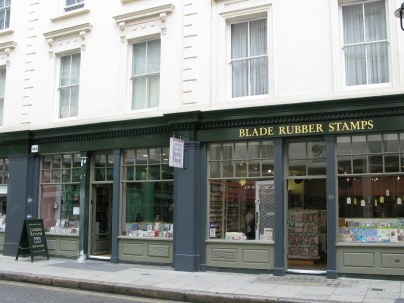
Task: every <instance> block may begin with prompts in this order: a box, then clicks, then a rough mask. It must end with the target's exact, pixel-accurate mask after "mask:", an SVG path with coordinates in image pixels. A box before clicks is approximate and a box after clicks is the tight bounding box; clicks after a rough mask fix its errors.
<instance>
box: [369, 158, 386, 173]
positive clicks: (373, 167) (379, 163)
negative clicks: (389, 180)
mask: <svg viewBox="0 0 404 303" xmlns="http://www.w3.org/2000/svg"><path fill="white" fill-rule="evenodd" d="M369 170H370V172H371V173H382V172H383V156H382V155H375V156H373V155H372V156H369Z"/></svg>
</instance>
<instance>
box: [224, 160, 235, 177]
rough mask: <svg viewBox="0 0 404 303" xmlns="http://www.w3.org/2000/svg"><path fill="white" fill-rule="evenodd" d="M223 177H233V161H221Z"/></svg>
mask: <svg viewBox="0 0 404 303" xmlns="http://www.w3.org/2000/svg"><path fill="white" fill-rule="evenodd" d="M222 163H223V177H225V178H229V177H230V178H231V177H233V175H234V173H233V161H223V162H222Z"/></svg>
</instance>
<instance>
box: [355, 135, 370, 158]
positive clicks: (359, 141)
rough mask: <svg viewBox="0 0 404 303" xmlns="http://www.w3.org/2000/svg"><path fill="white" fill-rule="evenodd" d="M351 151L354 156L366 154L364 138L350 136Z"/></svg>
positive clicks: (366, 146) (366, 148)
mask: <svg viewBox="0 0 404 303" xmlns="http://www.w3.org/2000/svg"><path fill="white" fill-rule="evenodd" d="M352 150H353V151H354V153H355V154H367V153H368V145H367V142H366V136H352Z"/></svg>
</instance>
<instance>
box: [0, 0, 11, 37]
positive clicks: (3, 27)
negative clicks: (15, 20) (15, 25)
mask: <svg viewBox="0 0 404 303" xmlns="http://www.w3.org/2000/svg"><path fill="white" fill-rule="evenodd" d="M1 2H2V3H3V5H2V6H1V4H0V12H3V11H4V14H5V17H4V22H3V23H0V30H6V29H8V28H10V19H11V18H10V16H11V0H10V2H9V4H8V5H7V0H1V1H0V3H1ZM6 25H7V26H6Z"/></svg>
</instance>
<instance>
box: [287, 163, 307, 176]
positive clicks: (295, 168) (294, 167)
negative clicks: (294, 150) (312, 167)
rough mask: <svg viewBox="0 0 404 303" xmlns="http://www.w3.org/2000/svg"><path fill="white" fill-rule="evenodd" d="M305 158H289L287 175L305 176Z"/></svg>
mask: <svg viewBox="0 0 404 303" xmlns="http://www.w3.org/2000/svg"><path fill="white" fill-rule="evenodd" d="M305 175H306V160H289V176H305Z"/></svg>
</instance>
